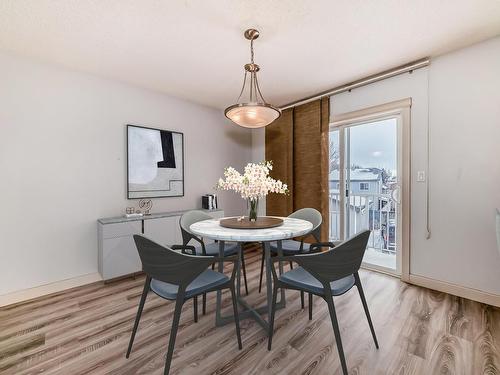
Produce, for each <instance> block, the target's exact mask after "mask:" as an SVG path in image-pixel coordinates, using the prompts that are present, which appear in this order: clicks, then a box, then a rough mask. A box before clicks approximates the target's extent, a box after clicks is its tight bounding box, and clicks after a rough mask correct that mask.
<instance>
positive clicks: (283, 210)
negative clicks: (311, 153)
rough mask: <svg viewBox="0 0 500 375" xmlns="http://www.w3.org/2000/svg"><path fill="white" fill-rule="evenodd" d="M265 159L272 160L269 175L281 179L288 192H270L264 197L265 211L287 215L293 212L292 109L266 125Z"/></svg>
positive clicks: (273, 214) (274, 214)
mask: <svg viewBox="0 0 500 375" xmlns="http://www.w3.org/2000/svg"><path fill="white" fill-rule="evenodd" d="M266 160H271V161H272V162H273V170H272V172H271V176H272V177H273V178H276V179H279V180H281V181H283V183H285V184H287V185H288V187H289V189H290V194H289V195H287V196H285V195H283V194H270V195H268V196H267V199H266V211H267V212H266V213H267V215H271V216H288V215H290V213H291V212H293V186H292V185H293V109H288V110H285V111H283V113H282V114H281V117H280V118H279V119H278V120H276V121H274V122H273V123H272V124H271V125H269V126H267V127H266Z"/></svg>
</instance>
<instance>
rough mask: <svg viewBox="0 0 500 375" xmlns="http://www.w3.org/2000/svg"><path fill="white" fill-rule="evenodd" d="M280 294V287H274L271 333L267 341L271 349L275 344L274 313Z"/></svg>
mask: <svg viewBox="0 0 500 375" xmlns="http://www.w3.org/2000/svg"><path fill="white" fill-rule="evenodd" d="M277 296H278V288H277V287H274V288H273V303H272V308H271V317H270V318H269V334H268V341H267V350H271V346H272V344H273V331H274V313H275V312H276V298H277Z"/></svg>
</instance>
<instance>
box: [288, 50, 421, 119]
mask: <svg viewBox="0 0 500 375" xmlns="http://www.w3.org/2000/svg"><path fill="white" fill-rule="evenodd" d="M430 62H431V59H430V57H424V58H423V59H419V60H415V61H412V62H409V63H407V64H404V65H400V66H397V67H395V68H392V69H388V70H384V71H383V72H380V73H376V74H372V75H370V76H368V77H365V78H361V79H358V80H356V81H353V82H350V83H346V84H345V85H341V86H337V87H334V88H333V89H330V90H327V91H323V92H320V93H319V94H315V95H313V96H309V97H307V98H304V99H300V100H297V101H294V102H291V103H288V104H285V105H283V106H281V107H280V109H281V110H285V109H288V108H292V107H296V106H298V105H302V104H306V103H309V102H312V101H314V100H317V99H321V98H323V97H325V96H332V95H336V94H340V93H342V92H345V91H350V90H352V89H355V88H358V87H361V86H366V85H369V84H370V83H374V82H378V81H381V80H383V79H387V78H391V77H394V76H397V75H400V74H404V73H407V72H412V71H414V70H416V69H420V68H424V67H426V66H428V65H429V64H430Z"/></svg>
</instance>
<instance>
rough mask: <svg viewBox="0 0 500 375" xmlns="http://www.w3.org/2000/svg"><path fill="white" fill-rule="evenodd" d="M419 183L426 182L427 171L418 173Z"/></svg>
mask: <svg viewBox="0 0 500 375" xmlns="http://www.w3.org/2000/svg"><path fill="white" fill-rule="evenodd" d="M417 181H418V182H425V171H418V172H417Z"/></svg>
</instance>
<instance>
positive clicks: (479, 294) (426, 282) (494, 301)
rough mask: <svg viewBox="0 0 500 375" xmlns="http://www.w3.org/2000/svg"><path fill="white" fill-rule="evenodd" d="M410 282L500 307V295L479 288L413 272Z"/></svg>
mask: <svg viewBox="0 0 500 375" xmlns="http://www.w3.org/2000/svg"><path fill="white" fill-rule="evenodd" d="M410 284H415V285H418V286H423V287H424V288H429V289H434V290H437V291H439V292H445V293H449V294H453V295H454V296H458V297H463V298H467V299H470V300H473V301H477V302H481V303H485V304H487V305H492V306H496V307H500V295H497V294H492V293H488V292H483V291H481V290H478V289H473V288H467V287H464V286H460V285H457V284H452V283H448V282H446V281H439V280H435V279H431V278H428V277H425V276H417V275H412V274H410Z"/></svg>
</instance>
